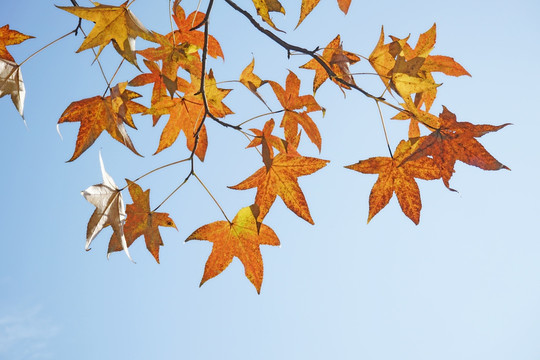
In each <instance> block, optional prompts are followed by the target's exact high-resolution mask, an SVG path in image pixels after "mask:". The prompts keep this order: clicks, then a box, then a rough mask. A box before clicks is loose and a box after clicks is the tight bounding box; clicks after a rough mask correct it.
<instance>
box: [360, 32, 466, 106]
mask: <svg viewBox="0 0 540 360" xmlns="http://www.w3.org/2000/svg"><path fill="white" fill-rule="evenodd" d="M391 38H392V40H393V41H392V42H391V43H388V44H384V30H383V29H381V36H380V37H379V42H378V43H377V45H376V46H375V49H374V50H373V52H372V53H371V55H370V56H369V61H370V63H371V65H372V66H373V68H374V69H375V71H376V72H377V73H378V74H379V76H380V78H381V80H382V81H383V82H384V83H385V85H386V86H387V88H388V86H390V87H391V88H392V89H394V90H396V91H397V92H398V94H399V95H400V96H401V97H402V98H403V99H406V98H407V97H410V95H411V94H417V97H418V100H416V99H415V102H416V103H417V105H418V106H420V105H421V104H422V103H424V104H425V107H426V111H429V109H430V107H431V105H432V103H433V101H434V99H435V97H436V94H437V87H438V86H439V84H436V83H435V81H434V79H433V76H432V74H431V73H432V72H435V71H439V72H443V73H445V74H447V75H452V76H461V75H469V76H470V74H469V73H468V72H467V71H466V70H465V69H464V68H463V67H462V66H461V65H460V64H458V63H457V62H455V61H454V59H452V58H450V57H447V56H440V55H430V53H431V51H432V50H433V47H434V46H435V40H436V25H435V24H434V25H433V26H432V27H431V28H430V29H429V30H428V31H426V32H425V33H422V34H420V36H419V38H418V41H417V43H416V46H415V48H414V49H413V48H412V47H411V46H410V45H409V44H408V43H407V41H408V39H409V37H406V38H405V39H399V38H396V37H394V36H391Z"/></svg>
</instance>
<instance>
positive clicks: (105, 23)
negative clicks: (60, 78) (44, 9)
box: [57, 1, 155, 66]
mask: <svg viewBox="0 0 540 360" xmlns="http://www.w3.org/2000/svg"><path fill="white" fill-rule="evenodd" d="M127 3H128V2H127V1H126V2H125V3H123V4H122V5H120V6H112V5H102V4H99V3H94V4H95V7H93V8H88V7H82V6H67V7H65V6H57V7H58V8H59V9H62V10H65V11H67V12H69V13H71V14H73V15H75V16H78V17H80V18H82V19H85V20H90V21H92V22H94V23H95V25H94V27H93V28H92V31H90V33H89V34H88V36H87V37H86V38H85V39H84V41H83V43H82V44H81V47H80V48H79V49H78V50H77V52H81V51H84V50H87V49H90V48H93V47H96V46H99V50H98V53H97V55H96V57H98V56H99V54H100V53H101V51H102V50H103V48H104V47H105V46H107V44H109V43H110V42H111V41H112V42H113V45H114V47H115V49H116V51H117V52H118V53H119V54H120V55H122V57H124V59H126V60H127V61H129V62H131V63H132V64H134V65H135V66H137V58H136V55H135V38H136V37H138V36H139V37H141V38H143V39H145V40H148V41H155V39H154V35H153V33H152V32H151V31H149V30H147V29H146V28H145V27H144V26H143V25H142V24H141V22H140V21H139V19H137V18H136V17H135V15H133V13H132V12H131V10H129V9H128V7H127Z"/></svg>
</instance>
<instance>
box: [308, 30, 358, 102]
mask: <svg viewBox="0 0 540 360" xmlns="http://www.w3.org/2000/svg"><path fill="white" fill-rule="evenodd" d="M321 59H322V60H324V61H325V62H326V63H327V64H328V66H329V67H330V68H331V69H332V71H334V73H335V74H336V76H337V77H339V78H341V79H343V80H345V81H347V82H348V83H350V84H354V78H353V77H352V75H351V72H350V70H349V66H350V65H351V64H354V63H356V62H358V61H360V58H359V57H358V56H357V55H355V54H353V53H350V52H348V51H343V48H342V45H341V39H340V36H339V35H338V36H336V37H335V38H334V40H332V41H330V43H328V45H326V47H325V48H324V50H323V53H322V56H321ZM300 68H302V69H311V70H315V78H314V79H313V93H314V94H315V92H317V89H318V88H319V87H320V86H321V85H322V84H323V83H324V82H325V81H326V80H327V79H328V73H327V72H326V70H325V69H324V67H323V66H322V65H321V64H319V62H318V61H317V60H315V59H311V60H310V61H308V62H307V63H305V64H304V65H302V66H300ZM332 80H333V81H334V82H335V83H336V84H338V85H339V86H341V87H344V88H346V89H349V87H348V86H346V85H344V84H342V83H340V82H337V81H336V80H335V79H332Z"/></svg>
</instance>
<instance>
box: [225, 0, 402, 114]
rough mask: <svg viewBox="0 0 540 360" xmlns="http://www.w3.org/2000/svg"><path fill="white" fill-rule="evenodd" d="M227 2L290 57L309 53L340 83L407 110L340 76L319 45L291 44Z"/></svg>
mask: <svg viewBox="0 0 540 360" xmlns="http://www.w3.org/2000/svg"><path fill="white" fill-rule="evenodd" d="M225 2H226V3H227V4H229V6H231V7H232V8H233V9H234V10H236V11H238V12H239V13H241V14H242V15H244V16H245V17H246V18H247V19H248V20H249V22H251V24H252V25H253V26H254V27H255V28H256V29H257V30H259V31H260V32H261V33H263V34H264V35H266V36H267V37H269V38H270V39H272V40H273V41H274V42H275V43H277V44H278V45H280V46H281V47H283V48H284V49H285V50H287V55H288V56H289V57H290V55H291V51H297V52H299V53H302V54H305V55H309V56H311V57H312V58H313V59H315V61H317V62H318V63H319V64H320V65H321V66H322V67H323V68H324V70H325V71H326V73H327V74H328V76H329V77H330V78H331V79H333V80H335V81H337V82H338V83H341V84H342V85H345V86H348V87H350V88H352V89H355V90H357V91H359V92H361V93H362V94H363V95H365V96H367V97H368V98H371V99H373V100H375V101H377V102H378V103H379V102H380V103H383V104H385V105H387V106H389V107H391V108H393V109H395V110H397V111H406V110H405V109H402V108H400V107H399V106H395V105H394V104H391V103H389V102H387V101H386V100H385V99H384V98H382V97H380V96H375V95H372V94H370V93H369V92H367V91H365V90H364V89H362V88H361V87H359V86H357V85H356V84H351V83H349V82H347V81H345V80H343V79H342V78H340V77H338V76H337V75H336V73H335V72H334V71H333V70H332V68H331V67H330V66H329V65H328V64H327V63H326V62H325V61H324V59H322V58H321V57H320V56H319V55H317V51H319V48H318V47H317V48H316V49H315V50H308V49H306V48H303V47H300V46H296V45H293V44H290V43H288V42H286V41H285V40H283V39H281V38H280V37H279V36H277V35H276V34H274V33H273V32H271V31H269V30H267V29H265V28H263V27H262V26H261V25H260V24H259V23H258V22H257V21H256V20H255V19H254V18H253V16H251V14H250V13H248V12H247V11H246V10H244V9H242V8H241V7H239V6H238V5H237V4H236V3H235V2H234V1H232V0H225Z"/></svg>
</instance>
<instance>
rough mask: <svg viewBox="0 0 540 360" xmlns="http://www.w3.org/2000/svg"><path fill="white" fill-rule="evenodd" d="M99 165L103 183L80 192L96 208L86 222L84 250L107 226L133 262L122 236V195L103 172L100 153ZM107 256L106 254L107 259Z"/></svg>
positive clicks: (124, 215) (109, 177) (123, 220)
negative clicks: (111, 229)
mask: <svg viewBox="0 0 540 360" xmlns="http://www.w3.org/2000/svg"><path fill="white" fill-rule="evenodd" d="M99 163H100V166H101V175H102V176H103V183H101V184H97V185H92V186H90V187H89V188H87V189H86V190H84V191H81V194H82V196H84V198H85V199H86V200H88V202H90V203H91V204H92V205H94V206H95V207H96V210H94V213H93V214H92V216H91V217H90V220H89V221H88V227H87V230H86V245H85V249H86V250H87V251H88V250H90V244H91V243H92V240H94V239H95V237H96V236H97V235H98V234H99V233H100V232H101V230H103V228H106V227H107V226H109V225H110V226H111V227H112V228H113V232H114V235H115V236H116V237H118V238H119V239H120V243H121V244H122V248H123V249H124V251H125V252H126V255H127V257H128V258H129V259H130V260H131V261H133V259H132V258H131V255H130V254H129V250H128V246H127V242H126V237H125V235H124V223H125V221H126V208H125V206H124V200H123V199H122V193H121V192H120V190H119V189H118V187H117V186H116V183H115V182H114V180H113V178H112V177H111V176H110V175H109V174H108V173H107V172H106V171H105V166H104V165H103V159H102V158H101V152H100V153H99ZM108 256H109V254H107V257H108Z"/></svg>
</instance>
